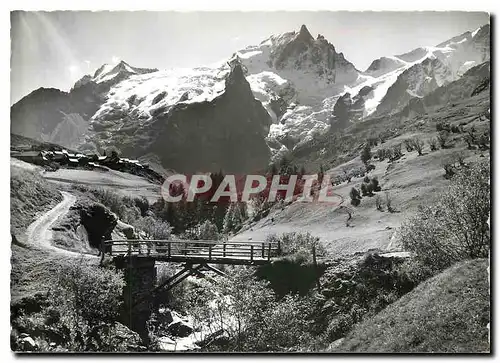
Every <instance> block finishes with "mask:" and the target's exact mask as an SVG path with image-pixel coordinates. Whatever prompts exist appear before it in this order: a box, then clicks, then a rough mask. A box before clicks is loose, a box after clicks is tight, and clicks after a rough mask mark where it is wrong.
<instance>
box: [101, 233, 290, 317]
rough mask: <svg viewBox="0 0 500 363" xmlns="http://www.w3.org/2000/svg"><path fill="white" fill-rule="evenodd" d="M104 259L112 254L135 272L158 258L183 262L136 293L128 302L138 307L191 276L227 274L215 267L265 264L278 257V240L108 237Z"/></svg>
mask: <svg viewBox="0 0 500 363" xmlns="http://www.w3.org/2000/svg"><path fill="white" fill-rule="evenodd" d="M101 251H102V252H104V253H102V258H104V256H105V255H108V256H111V257H112V258H113V259H114V260H115V263H117V264H118V265H119V266H122V268H127V269H129V271H130V269H132V270H133V273H134V274H136V275H137V274H142V273H144V272H140V270H141V269H143V268H144V266H148V267H146V269H149V271H150V269H151V268H154V263H155V262H156V261H163V262H174V263H180V264H182V268H181V269H180V270H179V271H177V273H175V274H174V275H173V276H171V277H170V278H168V279H166V280H165V281H163V282H162V283H161V284H159V285H158V286H156V287H154V288H147V290H149V292H148V293H147V294H141V295H143V296H140V297H139V296H137V297H136V298H135V299H133V301H130V302H129V306H131V307H135V306H137V305H138V304H140V303H142V302H144V301H146V300H148V299H149V298H150V297H151V296H153V295H155V294H157V293H158V292H159V291H161V290H170V289H172V288H173V287H175V286H176V285H177V284H179V283H180V282H182V281H183V280H184V279H186V278H187V277H189V276H191V275H195V276H198V277H204V278H208V279H211V278H210V277H209V276H207V275H206V274H205V273H204V271H212V272H215V273H217V274H219V275H224V276H225V273H224V272H222V271H220V270H219V269H218V268H216V267H215V266H213V265H214V264H228V265H264V264H268V263H271V260H272V258H273V257H277V256H279V254H280V253H281V246H280V244H279V243H278V242H258V241H247V242H228V241H193V240H190V241H171V240H108V241H104V242H103V243H102V245H101Z"/></svg>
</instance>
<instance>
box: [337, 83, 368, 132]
mask: <svg viewBox="0 0 500 363" xmlns="http://www.w3.org/2000/svg"><path fill="white" fill-rule="evenodd" d="M372 91H373V88H372V87H370V86H365V87H363V88H362V89H361V90H360V91H359V92H358V94H357V95H355V96H354V97H351V94H350V93H345V94H344V95H343V96H342V97H340V98H339V99H338V100H337V102H336V103H335V106H334V107H333V114H332V115H333V118H332V121H331V127H330V131H331V132H333V131H337V130H343V129H345V128H346V127H347V126H349V123H350V122H356V121H359V120H361V119H362V118H363V116H365V115H364V111H365V108H364V105H365V101H366V100H367V99H368V98H370V95H371V92H372Z"/></svg>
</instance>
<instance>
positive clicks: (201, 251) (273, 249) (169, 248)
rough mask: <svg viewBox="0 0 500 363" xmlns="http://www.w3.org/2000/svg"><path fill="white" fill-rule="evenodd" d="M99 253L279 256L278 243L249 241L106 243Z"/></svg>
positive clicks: (208, 257)
mask: <svg viewBox="0 0 500 363" xmlns="http://www.w3.org/2000/svg"><path fill="white" fill-rule="evenodd" d="M101 248H102V250H103V251H104V253H105V254H108V255H111V256H125V255H138V256H152V257H157V258H164V259H167V260H169V259H179V258H183V257H184V258H200V259H205V260H208V261H210V260H213V259H219V260H221V259H242V260H248V261H250V262H252V261H254V260H255V261H257V260H260V261H262V260H270V259H271V258H272V257H275V256H278V255H279V254H280V252H281V248H280V245H279V243H278V242H263V241H248V242H229V241H200V240H196V241H194V240H190V241H170V240H127V239H125V240H108V241H104V242H103V245H102V247H101Z"/></svg>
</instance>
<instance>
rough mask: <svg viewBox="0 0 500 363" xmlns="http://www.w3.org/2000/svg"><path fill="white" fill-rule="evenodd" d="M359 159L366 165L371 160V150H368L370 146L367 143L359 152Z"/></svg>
mask: <svg viewBox="0 0 500 363" xmlns="http://www.w3.org/2000/svg"><path fill="white" fill-rule="evenodd" d="M360 158H361V161H362V162H363V164H367V163H368V161H370V159H371V158H372V152H371V149H370V144H368V143H367V144H366V145H365V147H364V148H363V150H362V151H361V155H360Z"/></svg>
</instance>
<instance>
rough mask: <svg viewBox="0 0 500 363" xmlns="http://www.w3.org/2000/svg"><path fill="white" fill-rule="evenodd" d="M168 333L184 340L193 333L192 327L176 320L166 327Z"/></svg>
mask: <svg viewBox="0 0 500 363" xmlns="http://www.w3.org/2000/svg"><path fill="white" fill-rule="evenodd" d="M168 332H169V333H170V334H172V335H174V336H177V337H181V338H185V337H187V336H189V335H190V334H191V333H192V332H193V327H192V326H191V325H189V323H187V322H185V321H182V320H177V321H175V322H173V323H171V324H170V325H169V326H168Z"/></svg>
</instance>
